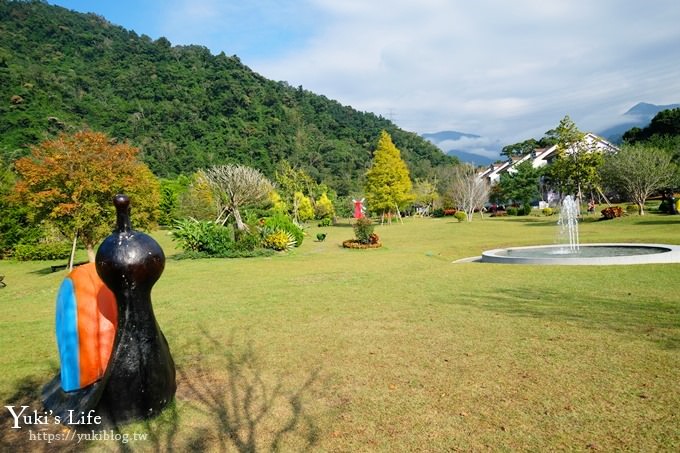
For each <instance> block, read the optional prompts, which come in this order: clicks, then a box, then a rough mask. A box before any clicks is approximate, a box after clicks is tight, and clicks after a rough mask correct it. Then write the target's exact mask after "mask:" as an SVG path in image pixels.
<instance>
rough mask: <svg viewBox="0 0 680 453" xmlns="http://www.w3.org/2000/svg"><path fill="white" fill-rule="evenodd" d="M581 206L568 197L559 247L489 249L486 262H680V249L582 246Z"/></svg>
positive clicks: (598, 263) (483, 255)
mask: <svg viewBox="0 0 680 453" xmlns="http://www.w3.org/2000/svg"><path fill="white" fill-rule="evenodd" d="M578 216H579V206H578V203H577V202H576V200H574V198H573V197H572V196H571V195H567V196H566V197H565V198H564V200H563V202H562V208H561V210H560V217H559V220H558V222H557V225H558V226H559V238H560V240H559V242H560V245H537V246H531V247H513V248H507V249H495V250H488V251H485V252H483V253H482V258H481V261H482V262H484V263H505V264H567V265H588V264H590V265H610V264H652V263H680V246H676V245H667V244H619V243H613V244H580V242H579V232H578Z"/></svg>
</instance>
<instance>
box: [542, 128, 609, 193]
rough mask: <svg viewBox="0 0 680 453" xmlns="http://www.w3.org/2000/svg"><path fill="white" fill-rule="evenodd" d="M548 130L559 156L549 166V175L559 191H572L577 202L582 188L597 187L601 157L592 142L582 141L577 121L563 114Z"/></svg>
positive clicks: (581, 133)
mask: <svg viewBox="0 0 680 453" xmlns="http://www.w3.org/2000/svg"><path fill="white" fill-rule="evenodd" d="M548 132H550V133H551V134H552V135H553V136H554V138H555V140H556V144H557V150H558V158H557V159H556V161H555V162H554V163H553V164H552V165H551V166H550V168H549V170H548V176H549V177H550V179H551V180H552V182H553V184H555V185H556V186H557V187H558V188H559V190H560V192H562V193H570V192H571V193H574V194H575V195H576V198H577V199H578V200H579V203H580V202H581V200H582V199H583V190H584V189H593V188H597V187H599V181H600V179H599V177H600V176H599V173H598V168H599V166H600V165H602V162H603V159H604V156H603V155H602V152H600V151H599V150H597V149H596V148H595V146H594V144H592V143H590V142H588V141H587V140H585V139H584V138H585V135H586V134H584V133H583V132H581V131H580V130H579V129H578V128H577V127H576V124H575V123H574V122H573V121H572V120H571V118H569V116H568V115H567V116H565V117H564V118H563V119H562V120H561V121H560V124H559V125H558V126H557V128H555V129H554V130H551V131H548Z"/></svg>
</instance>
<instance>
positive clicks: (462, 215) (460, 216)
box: [453, 211, 467, 222]
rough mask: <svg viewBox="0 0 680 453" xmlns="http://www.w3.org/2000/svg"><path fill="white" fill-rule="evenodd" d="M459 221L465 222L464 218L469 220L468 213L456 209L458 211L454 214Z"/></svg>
mask: <svg viewBox="0 0 680 453" xmlns="http://www.w3.org/2000/svg"><path fill="white" fill-rule="evenodd" d="M453 216H454V217H455V218H456V219H457V220H458V221H459V222H463V221H464V220H467V214H466V213H465V212H464V211H456V213H455V214H454V215H453Z"/></svg>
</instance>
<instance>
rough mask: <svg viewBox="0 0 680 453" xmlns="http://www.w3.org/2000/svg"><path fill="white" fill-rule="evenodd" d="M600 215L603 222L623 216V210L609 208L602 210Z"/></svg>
mask: <svg viewBox="0 0 680 453" xmlns="http://www.w3.org/2000/svg"><path fill="white" fill-rule="evenodd" d="M601 214H602V217H603V218H604V219H605V220H610V219H613V218H615V217H621V216H623V209H621V207H620V206H610V207H608V208H604V209H603V210H602V212H601Z"/></svg>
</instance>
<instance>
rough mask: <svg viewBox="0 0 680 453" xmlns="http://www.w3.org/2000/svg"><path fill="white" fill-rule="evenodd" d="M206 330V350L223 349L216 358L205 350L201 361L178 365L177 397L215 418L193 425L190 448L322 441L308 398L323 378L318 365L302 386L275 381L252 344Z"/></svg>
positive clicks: (249, 448)
mask: <svg viewBox="0 0 680 453" xmlns="http://www.w3.org/2000/svg"><path fill="white" fill-rule="evenodd" d="M203 335H204V340H205V341H204V343H203V344H202V345H200V350H202V351H204V350H205V351H211V353H214V352H215V351H218V352H219V354H218V355H211V357H210V361H208V358H207V357H200V356H199V360H197V361H196V363H192V364H191V366H187V367H182V368H179V369H178V374H179V380H178V388H179V389H180V390H179V391H178V395H177V399H178V400H179V401H184V402H186V403H187V406H188V408H187V411H196V412H198V413H199V414H201V415H202V416H203V417H205V418H206V419H207V420H209V422H210V424H208V425H203V426H201V427H200V428H197V429H194V430H193V432H192V433H191V435H190V436H189V438H188V439H185V442H184V449H185V450H192V451H204V450H205V449H212V448H215V447H216V446H217V447H218V448H219V450H220V451H225V450H235V451H238V452H240V453H244V452H256V451H260V450H268V451H280V450H281V449H282V448H283V444H284V443H285V442H286V440H287V437H288V436H292V437H295V438H296V440H297V443H298V444H301V445H302V449H310V448H312V447H313V446H314V445H315V444H316V443H317V441H318V438H319V430H318V427H317V426H316V423H315V421H314V419H313V417H311V416H310V415H309V414H308V413H307V412H306V406H305V398H306V397H307V396H308V393H309V392H310V391H311V388H312V386H313V385H314V383H315V382H316V381H317V380H318V378H319V370H318V369H315V370H312V371H311V372H310V373H309V375H308V376H307V378H306V379H305V381H304V382H302V383H301V384H298V385H297V386H296V388H292V389H291V388H286V386H285V385H284V383H283V382H282V380H281V379H280V378H279V379H277V380H274V381H273V382H272V379H271V378H270V377H268V376H265V375H266V374H267V373H265V372H264V370H263V369H262V367H261V364H260V363H259V362H260V361H259V359H258V356H257V353H256V351H255V350H254V349H253V346H252V344H250V343H248V344H247V345H246V346H245V347H242V348H236V347H234V346H231V345H233V344H234V342H233V340H230V341H229V342H228V343H227V344H226V345H225V344H222V343H220V342H219V341H218V340H217V339H215V338H214V337H213V336H211V335H210V334H209V333H208V332H206V331H205V330H204V331H203Z"/></svg>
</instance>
